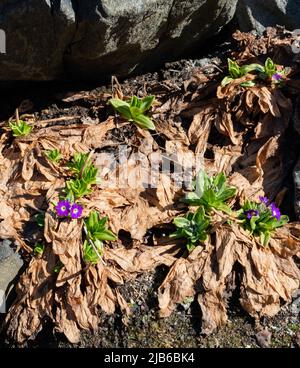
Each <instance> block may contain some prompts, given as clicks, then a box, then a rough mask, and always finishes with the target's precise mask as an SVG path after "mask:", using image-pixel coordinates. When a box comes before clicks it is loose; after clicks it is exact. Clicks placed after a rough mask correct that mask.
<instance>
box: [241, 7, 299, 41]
mask: <svg viewBox="0 0 300 368" xmlns="http://www.w3.org/2000/svg"><path fill="white" fill-rule="evenodd" d="M236 16H237V20H238V23H239V27H240V29H241V31H245V32H248V31H251V30H252V29H255V30H256V31H257V32H258V33H260V34H261V33H262V32H263V31H264V30H265V28H266V27H270V26H276V25H277V24H278V25H282V26H283V25H284V26H285V27H286V28H287V29H289V30H295V29H299V28H300V0H263V1H262V0H239V1H238V5H237V12H236Z"/></svg>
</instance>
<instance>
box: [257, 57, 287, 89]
mask: <svg viewBox="0 0 300 368" xmlns="http://www.w3.org/2000/svg"><path fill="white" fill-rule="evenodd" d="M286 73H287V71H286V69H284V68H282V67H280V66H279V65H276V64H275V63H274V62H273V60H272V59H271V58H267V60H266V61H265V66H264V70H263V71H262V72H261V73H260V74H259V76H260V78H262V79H269V80H271V82H272V83H274V84H282V82H283V78H284V76H285V74H286Z"/></svg>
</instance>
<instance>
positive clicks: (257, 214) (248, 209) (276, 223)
mask: <svg viewBox="0 0 300 368" xmlns="http://www.w3.org/2000/svg"><path fill="white" fill-rule="evenodd" d="M238 218H239V219H240V220H242V221H241V225H242V227H243V228H244V229H245V230H248V231H249V232H250V233H251V234H252V235H253V236H254V237H259V239H260V243H261V244H262V245H263V246H266V245H268V243H269V241H270V238H271V236H272V233H273V232H274V230H275V229H277V228H279V227H282V226H284V225H285V224H287V223H288V222H289V218H288V216H285V215H281V213H280V210H279V208H278V207H277V206H276V205H275V203H270V204H269V200H268V199H267V198H266V197H260V203H257V202H253V201H248V200H246V201H245V203H244V205H243V206H242V208H241V209H240V210H239V211H238Z"/></svg>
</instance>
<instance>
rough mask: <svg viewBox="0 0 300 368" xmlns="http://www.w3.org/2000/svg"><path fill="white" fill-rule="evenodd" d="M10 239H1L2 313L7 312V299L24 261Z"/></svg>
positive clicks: (0, 308) (0, 279)
mask: <svg viewBox="0 0 300 368" xmlns="http://www.w3.org/2000/svg"><path fill="white" fill-rule="evenodd" d="M10 245H11V242H10V241H9V240H3V241H0V313H3V312H5V300H6V298H7V296H8V294H9V292H10V291H11V286H12V282H13V281H14V280H15V278H16V276H17V275H18V273H19V271H20V269H21V267H22V266H23V261H22V260H21V258H20V256H19V255H18V254H16V253H15V252H14V251H13V249H12V248H11V246H10Z"/></svg>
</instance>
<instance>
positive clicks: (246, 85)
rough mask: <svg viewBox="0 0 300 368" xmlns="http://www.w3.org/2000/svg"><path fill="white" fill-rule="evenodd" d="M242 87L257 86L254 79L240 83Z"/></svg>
mask: <svg viewBox="0 0 300 368" xmlns="http://www.w3.org/2000/svg"><path fill="white" fill-rule="evenodd" d="M240 86H241V87H255V82H253V81H247V82H242V83H240Z"/></svg>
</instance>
